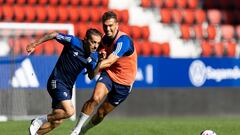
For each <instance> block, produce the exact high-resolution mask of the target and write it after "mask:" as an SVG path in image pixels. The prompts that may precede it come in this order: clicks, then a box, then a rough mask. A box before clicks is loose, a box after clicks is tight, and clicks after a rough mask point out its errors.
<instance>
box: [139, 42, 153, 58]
mask: <svg viewBox="0 0 240 135" xmlns="http://www.w3.org/2000/svg"><path fill="white" fill-rule="evenodd" d="M141 47H142V55H143V56H150V55H151V43H150V42H148V41H145V42H141Z"/></svg>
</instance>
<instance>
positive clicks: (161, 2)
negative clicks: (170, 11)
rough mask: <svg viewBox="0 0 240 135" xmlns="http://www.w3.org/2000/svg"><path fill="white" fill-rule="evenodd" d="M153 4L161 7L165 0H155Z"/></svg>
mask: <svg viewBox="0 0 240 135" xmlns="http://www.w3.org/2000/svg"><path fill="white" fill-rule="evenodd" d="M152 4H153V6H154V7H156V8H160V7H162V5H163V0H153V1H152Z"/></svg>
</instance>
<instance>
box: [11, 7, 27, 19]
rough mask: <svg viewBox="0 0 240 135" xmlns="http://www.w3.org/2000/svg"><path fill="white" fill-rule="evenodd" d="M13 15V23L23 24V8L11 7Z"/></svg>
mask: <svg viewBox="0 0 240 135" xmlns="http://www.w3.org/2000/svg"><path fill="white" fill-rule="evenodd" d="M13 10H14V15H15V21H17V22H23V21H24V17H25V12H24V9H23V6H19V5H15V6H14V7H13Z"/></svg>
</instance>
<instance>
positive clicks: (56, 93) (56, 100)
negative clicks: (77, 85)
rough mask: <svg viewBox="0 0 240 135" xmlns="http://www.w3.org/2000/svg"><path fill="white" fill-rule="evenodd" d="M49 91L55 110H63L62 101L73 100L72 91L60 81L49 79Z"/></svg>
mask: <svg viewBox="0 0 240 135" xmlns="http://www.w3.org/2000/svg"><path fill="white" fill-rule="evenodd" d="M47 90H48V93H49V95H50V96H51V97H52V108H53V109H60V108H62V106H61V104H60V102H61V101H63V100H71V99H72V90H70V89H69V88H67V87H66V86H65V85H64V84H63V83H61V82H60V81H58V80H55V79H51V78H49V80H48V84H47Z"/></svg>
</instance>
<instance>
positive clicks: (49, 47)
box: [42, 40, 55, 56]
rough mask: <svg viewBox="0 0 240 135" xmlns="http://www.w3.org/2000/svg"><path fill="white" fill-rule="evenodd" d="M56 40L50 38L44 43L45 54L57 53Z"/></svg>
mask: <svg viewBox="0 0 240 135" xmlns="http://www.w3.org/2000/svg"><path fill="white" fill-rule="evenodd" d="M54 45H55V41H54V40H49V41H47V42H45V43H43V45H42V46H43V49H44V54H45V55H48V56H49V55H54V53H55V46H54Z"/></svg>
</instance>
